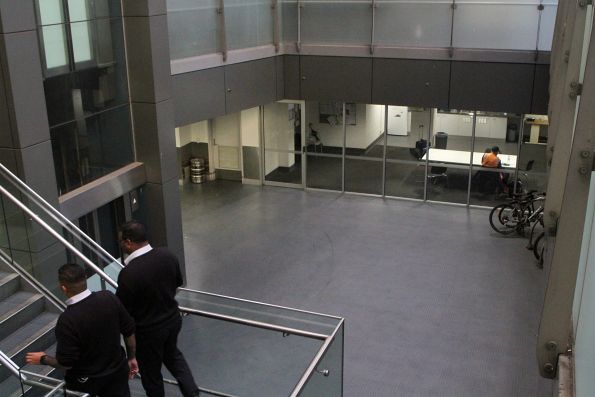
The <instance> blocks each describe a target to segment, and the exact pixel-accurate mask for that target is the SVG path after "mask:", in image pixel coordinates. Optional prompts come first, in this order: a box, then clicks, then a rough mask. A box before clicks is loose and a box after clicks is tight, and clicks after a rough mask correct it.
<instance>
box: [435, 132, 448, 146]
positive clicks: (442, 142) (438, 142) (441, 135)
mask: <svg viewBox="0 0 595 397" xmlns="http://www.w3.org/2000/svg"><path fill="white" fill-rule="evenodd" d="M447 142H448V134H447V133H446V132H443V131H439V132H437V133H436V134H435V135H434V148H435V149H446V144H447Z"/></svg>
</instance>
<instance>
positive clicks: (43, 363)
mask: <svg viewBox="0 0 595 397" xmlns="http://www.w3.org/2000/svg"><path fill="white" fill-rule="evenodd" d="M46 357H47V354H44V355H43V356H41V357H39V363H40V364H41V365H47V364H46V363H45V358H46Z"/></svg>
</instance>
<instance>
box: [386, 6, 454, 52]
mask: <svg viewBox="0 0 595 397" xmlns="http://www.w3.org/2000/svg"><path fill="white" fill-rule="evenodd" d="M376 6H377V8H376V14H375V25H374V29H375V30H374V44H377V45H382V46H404V47H448V46H450V30H451V24H452V7H451V6H452V2H450V1H435V0H421V1H419V0H418V1H407V0H385V1H382V0H381V1H377V2H376Z"/></svg>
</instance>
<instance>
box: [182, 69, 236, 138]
mask: <svg viewBox="0 0 595 397" xmlns="http://www.w3.org/2000/svg"><path fill="white" fill-rule="evenodd" d="M172 78H173V93H174V112H175V114H176V127H179V126H182V125H186V124H191V123H195V122H197V121H201V120H207V119H212V118H214V117H219V116H222V115H224V114H225V77H224V71H223V68H222V67H220V68H213V69H206V70H200V71H197V72H191V73H184V74H178V75H175V76H173V77H172Z"/></svg>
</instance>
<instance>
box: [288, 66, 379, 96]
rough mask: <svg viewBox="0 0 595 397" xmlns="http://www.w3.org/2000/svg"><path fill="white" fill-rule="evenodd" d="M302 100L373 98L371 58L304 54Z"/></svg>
mask: <svg viewBox="0 0 595 397" xmlns="http://www.w3.org/2000/svg"><path fill="white" fill-rule="evenodd" d="M300 63H301V79H302V81H301V94H302V98H303V99H312V100H343V101H348V102H357V103H370V102H371V101H372V59H371V58H348V57H325V56H302V57H300Z"/></svg>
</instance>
